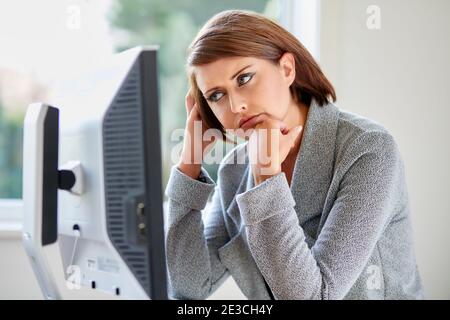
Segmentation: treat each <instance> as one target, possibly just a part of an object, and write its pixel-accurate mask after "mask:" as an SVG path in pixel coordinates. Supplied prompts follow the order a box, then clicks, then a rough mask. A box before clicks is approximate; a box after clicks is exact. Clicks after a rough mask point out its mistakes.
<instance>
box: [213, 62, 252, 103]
mask: <svg viewBox="0 0 450 320" xmlns="http://www.w3.org/2000/svg"><path fill="white" fill-rule="evenodd" d="M251 66H252V64H249V65H248V66H245V67H243V68H242V69H240V70H239V71H238V72H236V73H235V74H233V76H232V77H231V78H230V80H233V79H234V78H236V77H237V75H238V74H239V73H241V72H242V71H244V70H245V69H247V68H248V67H251ZM218 88H219V87H214V88H211V89H209V90H207V91H205V93H204V95H206V94H207V93H208V92H210V91H212V90H215V89H218Z"/></svg>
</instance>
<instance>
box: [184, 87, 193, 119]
mask: <svg viewBox="0 0 450 320" xmlns="http://www.w3.org/2000/svg"><path fill="white" fill-rule="evenodd" d="M194 104H195V99H194V97H193V95H192V88H191V89H189V91H188V93H187V94H186V98H185V107H186V113H187V114H189V113H190V112H191V110H192V108H193V107H194Z"/></svg>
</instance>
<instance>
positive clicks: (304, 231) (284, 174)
mask: <svg viewBox="0 0 450 320" xmlns="http://www.w3.org/2000/svg"><path fill="white" fill-rule="evenodd" d="M188 73H189V77H190V84H191V89H190V91H189V93H188V94H187V96H186V110H187V113H188V119H187V122H186V129H185V133H186V136H185V137H187V138H189V137H193V139H197V138H198V137H194V131H195V130H194V127H195V122H196V121H197V122H198V121H201V122H202V124H203V126H202V128H203V132H205V130H206V129H208V128H215V129H219V130H220V132H221V134H222V138H223V139H228V136H227V134H226V132H225V131H227V133H228V130H233V129H234V130H235V132H236V134H237V135H238V136H241V137H243V138H245V139H246V140H247V141H246V142H245V143H242V144H240V145H238V146H236V147H235V148H234V149H233V150H232V151H231V152H230V153H228V154H227V156H226V157H225V158H224V159H223V161H222V162H221V164H220V167H219V171H218V179H217V184H215V183H214V181H212V180H211V178H210V177H209V176H208V174H207V172H206V171H205V170H204V169H203V168H202V167H201V161H200V162H199V161H194V160H195V159H194V158H195V155H196V156H197V158H198V156H199V155H198V152H197V154H196V153H195V152H196V150H195V148H194V147H193V145H194V143H192V144H191V143H190V141H191V139H185V140H184V145H183V151H182V153H181V160H180V162H179V163H178V164H177V165H176V166H174V167H173V168H172V170H171V174H170V179H169V182H168V185H167V189H166V194H167V196H168V198H169V219H168V231H167V235H166V253H167V267H168V272H169V287H170V290H171V295H172V296H173V297H174V298H184V299H204V298H207V297H208V296H209V295H210V294H211V293H212V292H214V291H215V290H216V289H217V288H218V287H219V286H220V285H221V284H222V283H223V281H224V280H225V279H226V278H227V277H228V275H230V274H231V275H232V276H233V278H234V279H235V281H236V283H237V285H238V286H239V287H240V288H241V290H242V292H243V293H244V294H245V295H246V296H247V297H248V298H249V299H344V298H345V299H418V298H422V297H423V293H422V286H421V280H420V276H419V273H418V270H417V266H416V261H415V256H414V250H413V242H412V235H411V227H410V216H409V204H408V196H407V190H406V185H405V177H404V168H403V164H402V160H401V157H400V155H399V151H398V148H397V146H396V144H395V142H394V139H393V138H392V136H391V135H390V134H389V133H388V132H387V131H386V129H384V128H383V127H382V126H381V125H379V124H377V123H375V122H373V121H371V120H368V119H366V118H363V117H360V116H358V115H355V114H351V113H348V112H344V111H341V110H339V109H338V107H336V106H335V105H334V104H333V102H335V101H336V95H335V92H334V89H333V87H332V85H331V84H330V82H329V81H328V80H327V79H326V77H325V76H324V75H323V73H322V72H321V70H320V68H319V66H318V65H317V63H316V62H315V61H314V59H313V58H312V56H311V55H310V54H309V53H308V51H307V50H306V49H305V48H304V47H303V46H302V45H301V44H300V42H299V41H298V40H297V39H296V38H295V37H294V36H293V35H291V34H290V33H289V32H287V31H286V30H284V29H283V28H282V27H281V26H279V25H278V24H276V23H275V22H272V21H271V20H269V19H266V18H264V17H263V16H261V15H258V14H255V13H251V12H247V11H237V10H233V11H225V12H221V13H219V14H217V15H216V16H214V17H213V18H211V19H210V20H209V21H208V22H207V23H206V25H205V26H204V27H203V28H202V29H201V30H200V31H199V34H198V35H197V37H196V38H195V39H194V40H193V42H192V44H191V46H190V48H189V56H188ZM261 133H262V134H261ZM213 143H214V141H212V142H211V141H208V140H207V139H203V140H202V143H201V144H200V145H201V149H202V150H201V155H200V158H201V159H203V158H202V157H203V156H204V155H205V154H206V153H207V150H210V148H211V146H212V145H213ZM263 153H264V154H265V155H267V156H268V158H269V161H266V160H267V158H266V159H265V160H264V161H263V160H262V159H261V158H263V156H261V154H263ZM236 159H243V160H244V161H239V160H236ZM211 194H213V198H212V203H211V207H210V209H209V210H208V212H206V213H205V217H204V222H203V221H202V215H201V210H203V209H204V208H205V206H206V203H207V199H208V197H209V196H210V195H211Z"/></svg>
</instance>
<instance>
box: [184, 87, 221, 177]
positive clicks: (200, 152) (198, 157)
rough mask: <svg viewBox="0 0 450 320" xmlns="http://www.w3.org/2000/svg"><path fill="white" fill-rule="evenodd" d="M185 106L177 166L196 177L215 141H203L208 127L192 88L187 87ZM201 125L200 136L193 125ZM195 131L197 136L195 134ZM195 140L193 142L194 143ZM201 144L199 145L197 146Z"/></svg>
mask: <svg viewBox="0 0 450 320" xmlns="http://www.w3.org/2000/svg"><path fill="white" fill-rule="evenodd" d="M185 107H186V115H187V119H186V127H185V129H184V141H183V150H182V152H181V159H180V162H179V163H178V168H179V169H180V170H181V171H182V172H183V173H185V174H187V175H188V176H190V177H191V178H193V179H197V178H198V176H199V174H200V171H201V165H202V162H203V157H204V155H205V154H206V153H207V152H209V150H211V148H212V146H213V145H214V143H215V142H216V139H214V138H213V139H212V140H211V141H205V140H204V139H203V137H204V133H205V131H206V130H207V129H208V127H207V126H206V124H205V123H204V121H203V120H202V118H201V115H200V112H199V109H198V108H199V107H198V105H197V104H196V103H195V100H194V97H193V95H192V88H190V89H189V91H188V93H187V94H186V98H185ZM199 125H201V129H202V130H201V136H198V135H199V132H200V130H198V129H197V132H195V130H194V128H195V126H197V127H198V126H199ZM195 133H196V134H197V136H195ZM194 140H195V143H194ZM199 146H201V147H199Z"/></svg>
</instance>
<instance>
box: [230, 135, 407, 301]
mask: <svg viewBox="0 0 450 320" xmlns="http://www.w3.org/2000/svg"><path fill="white" fill-rule="evenodd" d="M346 156H347V159H351V160H348V161H349V162H351V163H350V164H349V166H348V169H347V170H346V172H345V173H344V174H343V176H342V179H341V183H340V187H339V191H338V193H337V197H336V199H335V202H334V204H333V206H332V209H331V211H330V212H329V215H328V218H327V220H326V222H325V224H324V226H323V228H322V230H321V232H320V234H319V235H318V238H317V240H316V242H315V244H314V245H313V246H312V247H311V249H310V248H309V247H308V245H307V243H306V241H305V233H304V232H303V229H302V228H301V226H300V225H299V220H298V217H297V213H296V211H295V210H294V205H295V201H294V198H293V196H292V193H291V190H290V188H289V185H288V183H287V180H286V176H285V174H284V173H283V172H281V173H279V174H278V175H275V176H273V177H271V178H269V179H267V180H265V181H264V182H263V183H261V184H259V185H257V186H256V187H254V188H252V189H250V190H248V191H246V192H244V193H242V194H239V195H238V196H237V198H236V200H237V202H238V205H239V209H240V211H241V214H242V215H243V219H244V222H245V225H246V229H247V237H248V243H249V247H250V251H251V253H252V255H253V257H254V259H255V262H256V264H257V265H258V267H259V268H260V270H261V272H262V274H263V275H264V277H265V279H266V280H267V282H268V284H269V286H270V288H271V289H272V291H273V293H274V296H275V298H277V299H342V298H344V297H345V295H346V294H347V293H348V291H349V290H350V288H351V286H352V285H353V284H354V282H355V281H356V280H357V278H358V277H359V275H360V274H361V272H362V271H363V268H364V266H365V265H366V264H367V262H368V260H369V258H370V255H371V253H372V251H373V250H374V248H375V245H376V242H377V241H378V239H379V238H380V236H381V233H382V230H383V228H384V226H385V224H386V223H387V221H388V219H389V216H390V215H391V212H392V211H393V198H392V194H393V193H394V191H395V187H396V184H397V183H398V181H397V180H398V171H399V161H400V159H399V154H398V151H397V148H396V145H395V142H394V141H393V139H392V137H391V136H390V135H388V134H386V133H368V134H363V135H362V136H360V137H359V138H358V139H356V141H355V142H353V144H352V145H351V147H349V150H347V153H346ZM300 170H301V169H300ZM273 195H277V196H276V197H274V196H273ZM299 214H301V213H299Z"/></svg>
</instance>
